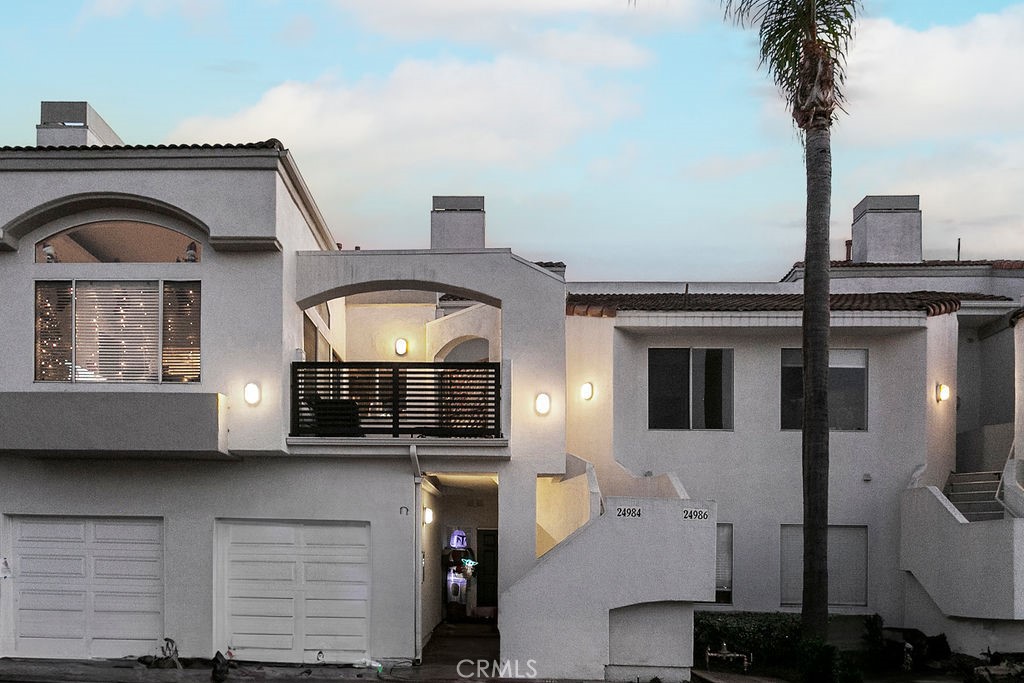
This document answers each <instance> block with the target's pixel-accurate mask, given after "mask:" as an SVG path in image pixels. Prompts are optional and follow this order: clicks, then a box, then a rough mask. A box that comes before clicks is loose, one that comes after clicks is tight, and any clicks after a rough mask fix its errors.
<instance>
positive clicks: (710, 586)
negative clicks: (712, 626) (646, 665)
mask: <svg viewBox="0 0 1024 683" xmlns="http://www.w3.org/2000/svg"><path fill="white" fill-rule="evenodd" d="M605 503H606V511H605V514H603V515H601V516H600V517H598V518H597V519H595V520H593V521H591V522H590V523H588V524H587V525H585V526H584V527H583V528H581V529H580V530H578V531H577V532H576V533H574V534H573V535H571V536H569V537H568V538H567V539H566V540H565V541H563V542H562V543H561V544H559V545H558V546H556V547H555V548H554V549H552V550H551V551H550V552H549V553H547V554H546V555H544V556H543V557H542V558H541V559H540V560H539V561H538V562H537V565H536V567H534V569H533V570H532V571H530V572H529V573H528V574H526V575H525V576H523V577H522V579H520V580H519V581H518V582H516V583H515V584H514V585H512V586H511V587H510V588H508V589H507V590H505V591H504V592H503V593H502V594H501V598H500V599H501V605H502V607H501V609H502V612H501V619H502V640H501V657H502V659H503V660H506V659H507V660H511V661H513V662H515V661H518V662H520V663H521V666H525V663H526V662H527V661H529V660H533V661H534V662H535V663H536V666H535V668H536V670H537V674H538V676H539V677H542V678H585V679H603V678H604V677H605V666H607V665H608V664H609V663H611V662H610V659H609V653H610V651H611V650H610V646H609V640H608V636H609V618H608V613H609V611H610V610H612V609H616V608H620V607H626V606H629V605H636V604H640V603H651V602H688V603H691V602H694V601H699V600H710V599H713V597H714V563H715V553H714V548H715V522H716V515H715V504H714V503H713V502H710V501H690V500H679V499H676V500H671V499H644V498H615V497H613V498H606V499H605ZM620 507H621V508H626V509H634V510H638V511H639V513H640V514H639V515H636V516H619V515H617V509H618V508H620ZM687 509H699V510H706V511H707V512H708V516H707V519H703V520H700V519H686V518H684V510H687ZM609 558H628V561H609ZM569 577H572V579H571V580H569ZM682 635H683V637H687V636H686V634H682ZM630 643H633V645H634V646H635V645H636V642H635V640H634V639H630V640H629V641H620V642H619V643H617V646H616V648H615V652H616V656H617V657H619V661H620V662H621V661H625V660H627V659H632V658H633V657H632V656H631V655H632V653H631V652H626V650H625V649H624V648H627V647H629V648H630V650H632V647H630ZM620 646H621V647H620ZM664 654H665V655H666V656H667V657H668V656H671V657H673V659H674V666H676V667H680V668H685V667H689V666H690V665H692V653H687V652H686V651H685V650H680V651H675V652H670V653H664ZM687 654H690V657H689V658H687V656H686V655H687ZM642 656H643V652H640V653H638V654H637V657H642Z"/></svg>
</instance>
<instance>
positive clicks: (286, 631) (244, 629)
mask: <svg viewBox="0 0 1024 683" xmlns="http://www.w3.org/2000/svg"><path fill="white" fill-rule="evenodd" d="M231 623H232V624H234V625H235V632H236V633H250V634H260V635H268V636H269V635H278V636H291V635H292V634H293V633H295V618H294V617H290V616H289V617H262V616H260V617H240V616H235V617H234V619H232V620H231Z"/></svg>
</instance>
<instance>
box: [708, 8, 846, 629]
mask: <svg viewBox="0 0 1024 683" xmlns="http://www.w3.org/2000/svg"><path fill="white" fill-rule="evenodd" d="M722 5H723V6H724V8H725V16H726V18H727V19H729V18H731V19H733V20H734V21H736V23H738V24H740V25H741V26H750V27H756V28H757V29H758V31H759V39H760V43H761V66H763V67H765V68H766V69H767V70H768V72H769V73H770V74H771V76H772V78H773V79H774V80H775V84H776V85H777V86H778V87H779V89H780V90H781V91H782V94H783V96H784V97H785V99H786V105H787V107H788V108H789V109H790V111H791V112H792V114H793V121H794V123H795V124H796V126H797V128H798V129H800V131H802V132H803V143H804V166H805V170H806V171H807V214H806V217H807V242H806V246H805V255H804V304H803V363H804V367H803V371H804V372H803V374H804V378H803V379H804V408H803V448H802V450H803V459H802V462H803V494H804V527H803V531H804V587H803V606H802V610H801V633H802V635H803V637H804V638H805V639H812V638H824V637H825V635H826V632H827V628H828V469H829V462H828V460H829V456H828V436H829V434H828V344H829V241H828V238H829V218H830V215H831V202H832V147H831V128H832V121H833V120H835V118H836V115H837V111H842V103H843V91H842V85H843V81H844V76H845V72H844V66H845V61H846V51H847V48H848V46H849V42H850V40H851V38H852V37H853V26H854V22H855V20H856V17H857V12H858V10H859V9H860V0H722Z"/></svg>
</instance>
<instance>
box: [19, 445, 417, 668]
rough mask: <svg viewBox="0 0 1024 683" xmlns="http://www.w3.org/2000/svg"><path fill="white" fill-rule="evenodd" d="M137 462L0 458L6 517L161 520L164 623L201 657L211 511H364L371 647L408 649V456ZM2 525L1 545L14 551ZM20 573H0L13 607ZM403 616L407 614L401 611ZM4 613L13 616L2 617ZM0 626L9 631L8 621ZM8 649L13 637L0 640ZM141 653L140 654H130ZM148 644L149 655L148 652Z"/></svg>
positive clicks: (308, 516) (338, 516)
mask: <svg viewBox="0 0 1024 683" xmlns="http://www.w3.org/2000/svg"><path fill="white" fill-rule="evenodd" d="M369 465H370V464H369V463H368V462H366V461H364V462H359V461H345V462H339V461H338V460H329V459H314V458H306V459H302V460H301V461H295V460H284V459H271V458H261V459H253V460H249V461H246V462H237V463H228V462H217V463H213V462H200V461H189V462H180V461H179V462H170V461H164V462H142V461H123V460H103V461H99V460H97V461H82V460H78V461H75V460H31V459H21V458H5V459H3V460H2V461H0V501H2V512H3V514H4V515H5V517H4V519H5V520H7V519H8V517H6V516H9V515H82V516H146V517H152V516H156V517H160V518H162V519H163V520H164V544H165V546H164V547H165V553H164V575H165V579H166V589H165V596H164V615H165V616H164V624H165V632H166V635H167V636H168V637H171V638H174V639H175V640H176V641H177V642H178V646H179V648H180V650H181V654H182V655H183V656H189V657H209V656H211V655H212V654H213V653H214V652H215V651H216V650H221V651H224V650H225V648H226V645H227V643H222V642H215V641H214V635H213V634H214V631H213V626H214V620H215V619H216V618H217V617H216V615H215V614H214V609H213V605H214V598H213V591H214V585H213V575H214V569H213V558H214V536H213V534H214V524H215V522H216V520H218V519H265V520H295V521H306V520H323V521H366V522H369V524H370V539H371V541H370V543H371V549H370V557H371V563H372V565H371V567H372V588H371V597H370V602H371V620H370V621H371V627H372V632H371V636H370V644H371V647H372V655H373V656H374V657H376V658H381V657H403V658H411V657H412V656H413V654H414V653H413V629H414V623H413V618H414V614H415V600H414V587H415V584H414V583H413V581H414V580H419V577H420V575H419V572H420V568H419V563H418V562H416V561H415V558H413V553H414V539H415V533H417V530H416V528H415V526H416V523H417V522H416V516H415V515H413V514H408V515H404V514H402V507H403V506H404V507H406V508H408V509H409V510H413V509H415V508H414V505H415V488H414V485H413V477H412V474H411V472H410V470H409V464H408V462H407V461H402V460H398V461H395V460H392V461H383V462H382V461H377V462H375V463H373V465H372V466H369ZM10 543H11V536H10V530H9V528H6V529H5V530H4V531H3V533H2V534H0V555H2V556H4V557H10V556H11V554H10V553H11V546H10ZM17 581H18V578H17V577H16V576H15V577H13V578H12V579H9V580H5V581H3V582H0V583H2V584H4V585H2V586H0V591H4V593H3V594H2V597H0V614H7V615H10V613H11V607H12V603H11V597H12V596H11V590H12V589H13V588H16V587H17V585H18V584H17ZM403 615H404V616H403ZM6 618H7V619H8V620H9V619H10V617H6ZM3 632H4V633H5V634H7V635H9V634H10V633H11V627H10V623H9V622H8V623H7V624H6V625H5V628H4V631H3ZM0 652H2V654H3V655H11V654H13V653H12V650H11V643H10V642H7V643H5V644H0ZM139 654H146V653H139ZM151 654H152V653H151Z"/></svg>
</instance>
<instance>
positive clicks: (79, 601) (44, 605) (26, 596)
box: [18, 589, 85, 612]
mask: <svg viewBox="0 0 1024 683" xmlns="http://www.w3.org/2000/svg"><path fill="white" fill-rule="evenodd" d="M18 609H24V610H68V611H72V612H81V611H83V610H85V593H84V592H83V591H52V590H51V591H44V590H31V589H29V590H20V591H18Z"/></svg>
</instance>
